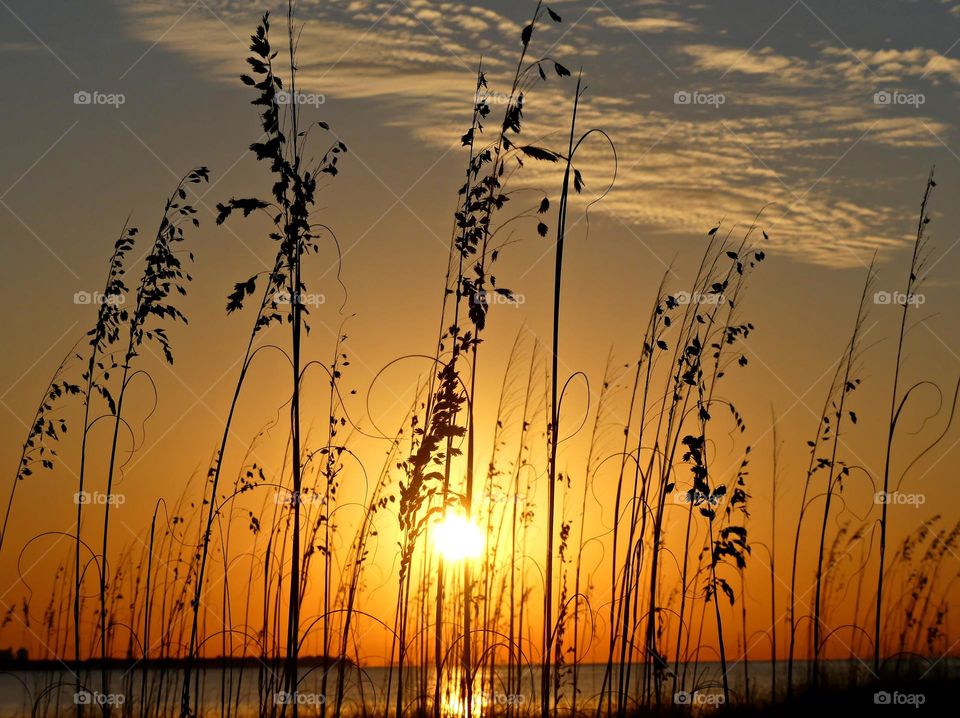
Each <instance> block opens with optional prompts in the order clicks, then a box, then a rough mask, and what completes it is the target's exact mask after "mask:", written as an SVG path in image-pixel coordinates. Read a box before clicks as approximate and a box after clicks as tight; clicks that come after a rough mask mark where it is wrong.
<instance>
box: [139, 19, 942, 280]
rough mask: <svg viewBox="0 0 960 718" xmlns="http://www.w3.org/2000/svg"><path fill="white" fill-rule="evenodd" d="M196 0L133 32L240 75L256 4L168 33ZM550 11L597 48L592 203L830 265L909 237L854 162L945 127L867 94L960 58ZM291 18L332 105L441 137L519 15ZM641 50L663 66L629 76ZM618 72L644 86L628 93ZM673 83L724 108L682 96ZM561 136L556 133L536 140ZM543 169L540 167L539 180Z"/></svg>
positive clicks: (587, 157)
mask: <svg viewBox="0 0 960 718" xmlns="http://www.w3.org/2000/svg"><path fill="white" fill-rule="evenodd" d="M607 6H609V10H608V9H605V8H606V7H607ZM189 7H190V3H189V2H188V0H173V1H172V2H162V3H161V2H141V3H136V4H131V5H128V6H125V8H126V11H127V18H128V27H129V30H130V32H131V33H132V34H134V35H136V36H137V37H140V38H142V39H143V40H144V41H145V42H148V43H152V42H155V41H156V40H157V38H158V37H159V38H162V39H161V41H160V42H161V44H162V45H163V46H164V47H166V48H168V49H171V50H174V51H176V52H179V53H183V54H185V55H188V56H192V57H195V58H196V59H197V60H198V61H202V63H203V66H205V67H206V68H208V71H209V73H210V75H211V77H213V78H214V79H218V80H223V81H229V82H234V81H235V78H236V76H237V75H238V74H239V73H240V72H241V71H242V61H243V56H244V54H245V48H244V47H243V45H242V44H241V43H240V42H238V39H237V38H238V37H241V38H243V37H245V36H246V34H248V33H249V31H250V29H251V28H252V27H253V24H254V22H255V21H256V15H255V14H253V13H251V12H250V11H249V10H248V9H246V8H244V7H241V6H239V5H238V4H236V3H233V2H229V1H228V0H208V1H207V2H206V3H205V4H203V5H201V6H198V7H197V8H195V9H194V10H193V11H191V12H189V13H187V15H186V16H185V17H184V18H183V20H182V21H181V22H180V23H179V24H178V26H177V28H176V31H175V32H166V31H167V30H168V29H169V27H170V24H171V23H172V22H173V21H174V20H175V19H176V18H177V17H179V16H181V15H183V13H184V12H186V11H187V10H188V9H189ZM558 8H559V9H561V10H563V11H564V14H565V15H566V17H565V20H566V22H565V23H564V24H563V25H560V26H556V27H552V28H550V30H549V34H548V32H547V31H546V30H544V34H543V35H542V36H540V37H538V38H537V40H538V41H539V42H540V43H541V45H540V46H538V47H539V48H542V47H547V48H549V49H548V50H546V52H548V54H549V55H550V56H551V57H557V58H561V59H564V60H567V58H569V57H572V58H574V59H575V60H583V58H585V57H586V58H590V62H584V65H585V67H586V71H587V84H588V85H589V86H590V91H589V94H588V96H587V98H586V101H585V104H584V122H585V123H587V124H592V125H596V126H602V127H603V128H605V129H606V130H607V131H608V132H609V133H610V135H611V136H612V137H613V138H614V140H615V141H616V143H617V146H618V151H619V154H620V156H621V165H620V168H619V174H618V181H617V186H616V188H615V189H614V191H613V192H612V193H611V194H610V195H609V196H608V197H607V198H606V199H605V201H604V202H603V203H602V204H601V205H598V206H597V207H596V208H594V212H606V213H608V214H611V215H615V216H616V218H617V219H619V220H620V221H623V222H626V223H628V224H629V225H630V226H632V227H633V228H634V229H635V231H657V232H660V231H663V232H683V233H693V232H702V231H703V230H704V229H705V228H707V227H708V226H712V224H713V223H715V222H716V220H717V219H718V218H719V217H726V218H727V219H728V220H729V221H731V222H739V223H742V224H744V225H745V224H747V223H749V222H750V221H751V220H752V218H753V217H754V216H755V215H756V213H757V212H758V211H759V210H760V209H761V208H765V210H764V217H765V221H767V222H768V223H769V224H770V225H771V226H772V227H774V231H773V232H771V236H772V237H773V239H772V240H771V241H772V242H774V243H776V244H778V246H779V247H780V249H782V251H783V252H786V253H790V254H792V255H794V256H796V257H798V258H800V259H802V260H805V261H811V262H816V263H822V264H828V265H831V266H844V265H856V264H858V263H860V262H862V261H864V258H865V257H866V256H868V254H869V253H870V252H872V251H873V250H874V249H878V248H880V249H882V248H885V247H891V246H896V245H897V244H898V243H900V242H902V241H903V240H904V236H903V232H902V231H901V226H902V224H901V223H898V222H897V221H896V218H897V217H898V216H899V214H900V213H902V210H903V198H902V197H898V196H896V191H895V190H893V189H891V190H890V191H889V192H887V193H885V194H882V195H878V194H875V195H874V196H872V197H871V198H870V200H869V201H868V200H866V199H864V197H866V196H868V193H867V192H866V191H865V190H866V189H867V188H869V187H870V186H871V184H872V183H875V182H876V177H875V176H873V175H872V174H871V175H863V174H861V173H859V172H858V171H856V170H854V169H853V166H854V165H856V164H857V163H855V162H854V161H853V160H854V159H855V158H857V157H858V156H859V154H860V153H863V152H870V153H874V154H876V153H877V152H879V151H883V150H886V151H888V152H892V151H894V150H896V151H898V152H903V151H922V150H929V149H930V148H934V147H937V146H938V145H939V143H940V139H938V137H939V138H944V137H949V136H952V133H953V125H952V122H951V120H950V119H949V118H947V117H939V116H938V115H937V114H936V113H934V112H933V111H932V110H931V111H928V110H927V108H926V107H916V106H915V107H891V106H880V105H878V104H877V103H876V102H875V101H874V97H873V93H874V92H875V91H876V90H877V89H878V87H879V86H880V85H882V84H883V83H889V84H891V86H894V85H896V84H897V83H902V82H906V81H911V82H912V83H914V84H915V85H917V86H920V85H922V86H923V87H924V88H927V87H928V86H929V88H936V86H938V85H949V86H950V87H953V86H954V85H956V84H960V60H954V59H952V58H950V57H947V56H945V55H943V54H941V53H940V52H937V51H935V50H932V49H929V48H921V47H915V48H909V49H901V50H897V49H891V48H883V49H874V50H871V49H862V48H860V49H857V48H853V49H851V48H848V47H846V46H845V45H843V44H842V43H840V42H835V41H834V40H833V39H832V38H831V39H830V40H829V41H827V42H825V41H824V39H823V37H818V38H817V39H816V42H812V43H809V44H807V45H806V48H807V49H806V51H801V50H800V49H798V46H797V45H796V44H793V45H790V47H792V48H793V49H792V51H789V52H787V51H784V50H782V49H778V46H777V42H776V40H777V38H776V37H774V35H773V34H771V35H769V36H766V37H764V42H763V43H762V44H756V46H753V45H750V44H737V43H735V42H733V41H732V40H730V39H729V38H728V37H726V36H725V33H723V32H717V31H716V30H715V29H714V30H710V31H707V30H706V29H704V28H706V27H708V24H707V23H706V22H704V21H703V18H701V17H698V15H697V14H696V10H697V8H696V7H695V6H690V7H688V8H687V10H688V11H689V13H688V14H689V16H688V17H680V16H679V15H677V14H676V13H675V11H673V10H671V9H670V6H666V5H663V4H662V3H658V2H653V3H650V2H645V3H639V4H637V3H633V4H626V3H622V2H621V3H614V2H612V0H611V2H609V3H606V4H605V5H604V6H597V5H594V6H593V7H590V6H588V5H584V6H583V8H581V9H580V12H577V8H576V7H574V4H573V3H564V4H562V5H558ZM523 9H524V10H527V8H525V7H524V8H523ZM638 10H639V12H640V13H641V14H639V15H638ZM298 12H299V17H300V19H301V20H302V21H303V22H304V26H303V32H302V35H301V38H300V42H299V53H300V55H299V69H300V74H299V80H300V85H301V87H303V88H304V89H309V90H311V91H315V92H322V93H324V94H325V95H326V96H327V97H328V98H331V100H346V101H349V100H356V99H368V98H381V99H382V100H383V101H384V103H385V104H386V106H387V107H388V108H389V109H386V108H385V115H386V116H387V117H388V119H387V120H386V121H389V122H391V123H393V124H400V125H402V126H405V127H407V128H409V130H410V132H411V133H412V134H413V135H414V136H415V137H416V138H417V139H418V140H420V141H421V142H424V143H433V144H434V145H436V146H437V147H438V148H443V149H447V148H449V146H450V143H451V141H452V140H455V139H456V138H457V137H459V136H460V134H462V132H463V131H464V129H465V128H464V127H463V126H462V124H463V121H464V118H465V117H467V116H468V114H469V108H470V107H471V106H472V102H473V77H474V73H475V72H476V68H477V64H478V62H479V61H480V58H481V57H482V58H483V63H484V67H485V69H486V70H487V72H488V77H489V79H490V83H491V89H492V90H494V91H503V90H504V89H506V88H504V87H503V85H504V84H505V83H506V82H507V79H506V78H508V77H509V75H510V74H511V72H512V70H511V63H512V62H513V58H515V57H516V54H517V50H518V49H519V42H518V38H519V33H520V30H521V27H522V26H523V24H524V23H525V22H526V18H524V17H521V16H520V14H519V12H520V9H519V8H517V7H515V6H508V7H505V8H502V11H501V12H498V11H496V10H494V9H492V8H491V7H476V6H474V5H473V4H471V3H458V2H443V3H435V2H428V0H398V1H397V2H390V0H378V1H374V2H365V1H361V0H324V1H323V2H321V1H320V0H312V1H311V2H307V1H306V0H303V1H302V2H301V3H300V4H299V9H298ZM944 13H945V15H947V11H946V9H945V10H944ZM280 15H281V18H280V19H277V20H276V22H282V14H280ZM513 15H516V17H514V16H513ZM578 18H582V21H581V22H576V21H577V20H578ZM224 26H227V27H228V28H229V29H230V31H229V32H228V31H226V29H225V27H224ZM642 34H647V35H649V36H651V37H653V38H657V42H658V44H657V46H656V53H657V56H658V59H660V62H661V65H660V66H659V67H658V66H657V65H655V64H654V63H653V62H652V61H651V59H650V52H651V48H650V47H648V46H646V45H645V44H642V42H643V41H640V42H638V39H639V36H640V35H642ZM631 58H640V59H642V60H643V62H644V63H647V64H645V65H644V67H649V66H653V67H654V69H655V70H658V71H659V72H658V73H647V72H642V73H640V72H636V71H635V69H636V68H638V67H639V66H638V63H637V61H636V60H631ZM667 66H669V68H670V72H671V73H672V74H673V75H674V76H675V77H671V76H668V73H667V72H666V69H665V68H666V67H667ZM676 78H682V79H681V80H680V81H679V82H678V81H677V79H676ZM624 79H629V80H630V82H631V84H630V87H632V88H637V89H631V90H628V89H626V86H625V84H624V82H623V80H624ZM570 91H571V88H570V87H564V88H562V89H561V88H560V87H559V86H558V83H556V82H554V81H553V80H551V82H550V83H548V85H547V86H546V87H543V88H538V89H537V90H536V91H535V92H534V94H533V95H532V96H531V97H530V100H529V103H528V129H529V130H530V131H531V133H532V134H533V136H537V134H538V132H547V131H548V130H554V131H555V130H556V128H558V127H563V126H564V124H565V123H566V121H567V113H568V111H569V92H570ZM677 92H688V93H701V95H703V96H713V97H714V98H716V97H722V99H723V102H722V104H720V103H719V100H716V99H715V102H714V104H713V105H712V106H711V105H709V104H708V105H706V106H698V105H697V102H696V101H692V102H691V103H690V104H686V105H685V104H682V102H680V101H679V100H677V99H676V98H675V93H677ZM495 109H496V108H495ZM552 141H557V136H550V135H548V136H547V137H546V138H545V139H544V142H547V143H549V142H552ZM581 162H583V163H590V162H595V163H596V165H595V166H590V165H589V164H588V165H587V166H590V172H588V173H585V176H586V177H587V179H588V187H589V189H590V190H591V191H599V190H600V189H601V188H602V187H604V186H605V185H606V182H608V181H609V178H608V175H612V164H611V163H610V156H609V152H608V150H606V149H605V148H603V147H602V146H600V145H597V146H596V147H591V148H587V149H586V150H585V151H584V153H583V154H582V155H581ZM542 171H543V170H542V169H540V168H536V169H534V170H533V173H532V174H533V177H534V181H539V179H541V178H540V177H539V176H538V174H537V173H538V172H542ZM591 175H592V176H591ZM543 179H544V180H546V177H543ZM911 179H912V178H911Z"/></svg>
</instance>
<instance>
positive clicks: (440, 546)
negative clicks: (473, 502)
mask: <svg viewBox="0 0 960 718" xmlns="http://www.w3.org/2000/svg"><path fill="white" fill-rule="evenodd" d="M432 538H433V544H434V547H435V548H436V549H437V551H438V552H439V553H440V555H441V556H443V557H444V558H445V559H446V560H447V561H463V560H464V559H470V558H477V557H478V556H479V555H480V554H481V553H482V552H483V544H484V540H483V532H482V531H481V530H480V529H479V528H478V527H477V525H476V524H474V523H471V522H470V521H469V520H468V519H467V518H466V517H465V516H462V515H460V514H448V515H446V516H444V517H443V519H442V520H441V521H439V522H438V523H437V524H436V525H434V527H433V536H432Z"/></svg>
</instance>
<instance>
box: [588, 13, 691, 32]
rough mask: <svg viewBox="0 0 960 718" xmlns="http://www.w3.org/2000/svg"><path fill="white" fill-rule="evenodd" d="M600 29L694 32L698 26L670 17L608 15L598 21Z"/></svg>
mask: <svg viewBox="0 0 960 718" xmlns="http://www.w3.org/2000/svg"><path fill="white" fill-rule="evenodd" d="M597 25H599V26H600V27H605V28H611V29H614V30H616V29H627V30H629V31H630V32H638V33H641V32H649V33H659V32H693V31H694V30H696V29H697V27H696V25H694V24H693V23H692V22H689V21H687V20H679V19H677V18H669V17H638V18H633V19H626V18H621V17H618V16H610V15H606V16H604V17H601V18H600V19H598V20H597Z"/></svg>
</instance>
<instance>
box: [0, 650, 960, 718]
mask: <svg viewBox="0 0 960 718" xmlns="http://www.w3.org/2000/svg"><path fill="white" fill-rule="evenodd" d="M822 665H823V669H824V673H825V676H826V678H827V680H828V682H829V683H830V684H833V685H840V686H843V685H849V684H850V683H851V682H861V683H862V682H869V680H870V679H871V678H872V675H871V671H870V668H869V666H867V665H865V664H863V663H860V662H859V661H856V660H854V661H848V660H843V661H825V662H823V663H822ZM929 665H930V664H926V665H923V664H921V665H920V671H919V672H921V673H922V672H923V671H924V670H926V669H927V667H929ZM745 667H746V672H745V670H744V668H745ZM604 669H605V667H604V666H603V665H598V664H589V665H582V666H580V667H579V669H578V686H579V692H578V697H577V708H578V709H579V708H588V707H590V706H596V703H597V700H598V699H599V696H600V693H601V689H602V685H603V677H604ZM180 671H181V669H180V668H176V667H173V668H166V669H153V668H151V669H149V670H148V671H146V673H144V671H142V670H140V669H138V668H134V669H131V670H129V671H122V670H112V671H110V686H111V688H110V691H109V692H108V693H107V694H105V695H104V694H102V693H100V691H99V686H100V674H99V673H94V674H92V675H85V676H83V678H84V684H85V685H86V687H87V688H88V689H89V691H88V692H85V693H81V694H80V696H79V697H78V698H77V700H79V701H81V702H85V703H87V704H89V705H91V706H99V705H102V704H106V705H109V706H112V709H113V713H115V714H116V715H121V714H123V715H136V716H138V715H139V714H140V706H141V695H142V694H143V693H144V691H143V685H144V680H145V682H146V683H145V685H146V695H147V703H148V705H149V706H151V709H150V711H149V713H150V714H151V715H155V714H157V713H158V712H159V714H160V715H164V716H167V715H171V716H176V715H178V714H179V701H180V690H179V682H180V678H181V674H180ZM323 671H324V668H323V667H320V666H317V667H313V668H303V669H302V670H301V673H300V687H299V691H298V694H297V696H296V700H297V701H298V703H299V713H300V715H302V716H316V715H319V714H320V711H321V705H322V704H324V703H326V704H327V706H328V711H327V715H332V707H333V702H334V701H335V695H336V681H337V670H336V668H333V669H330V670H329V673H328V676H327V686H326V694H325V695H324V692H323ZM684 671H685V672H686V673H685V683H684V686H685V688H686V693H685V694H681V695H674V693H673V679H672V677H668V678H667V679H666V681H665V683H664V690H663V700H665V701H666V702H681V703H682V702H687V703H690V704H693V705H694V706H695V707H699V708H701V709H704V708H710V707H714V706H716V705H717V704H718V703H719V702H721V701H722V698H723V695H722V681H721V671H720V665H719V664H718V663H700V664H699V665H697V666H694V665H692V664H688V665H687V666H686V667H684V666H683V665H681V666H680V671H679V673H680V676H681V677H683V676H684ZM808 671H809V664H808V663H807V662H805V661H798V662H796V663H795V665H794V677H795V678H794V680H795V682H797V683H799V684H802V683H803V682H804V680H805V678H806V676H807V674H808ZM786 672H787V664H786V662H785V661H778V662H777V664H776V673H777V693H778V695H779V696H781V697H782V693H783V691H784V690H785V687H786ZM934 674H936V675H937V676H939V677H943V676H952V677H956V676H957V675H958V674H960V659H956V658H953V659H944V660H943V661H941V662H940V663H939V664H937V665H936V666H935V669H934V670H933V671H931V676H933V675H934ZM261 676H262V674H261V672H260V671H259V670H258V668H256V667H249V666H248V667H244V668H234V669H232V670H231V669H210V668H208V669H205V670H202V671H200V672H199V673H198V682H197V685H198V691H197V692H198V695H199V706H200V714H201V715H202V716H204V717H207V716H210V717H213V716H220V715H221V704H222V700H221V691H225V692H226V693H227V695H229V696H230V701H231V703H232V704H233V705H237V706H239V711H238V715H239V716H240V718H254V717H256V716H259V715H261V693H262V694H263V696H264V697H265V701H266V703H267V704H268V707H269V706H270V705H271V704H272V705H276V706H279V705H281V704H282V703H283V702H284V701H288V702H289V700H290V697H289V696H287V695H286V694H284V693H282V692H280V691H278V690H275V688H276V686H272V687H271V686H267V687H265V689H263V690H262V691H261V690H260V689H259V687H258V684H259V681H260V678H261ZM641 676H642V666H638V665H633V666H631V667H630V675H629V681H630V684H631V690H630V694H631V695H636V694H637V685H638V681H639V680H640V678H641ZM625 677H626V676H625ZM505 678H506V667H505V666H504V667H499V668H498V669H497V676H496V678H495V681H494V690H493V691H490V690H489V688H488V686H484V687H483V688H482V689H481V688H479V687H478V688H477V689H476V690H475V696H474V708H475V709H474V711H473V712H474V715H475V716H479V715H480V714H481V713H487V712H492V711H496V712H502V711H504V710H505V709H506V707H507V706H514V707H516V708H518V709H519V711H518V712H520V713H525V712H527V711H531V712H536V711H537V710H538V706H539V687H540V673H539V670H538V669H537V668H533V669H525V670H524V671H523V673H522V676H521V680H520V687H519V689H517V687H516V684H514V686H513V688H511V689H507V688H506V686H505V685H504V683H505ZM562 678H563V679H562V681H561V691H560V704H561V706H563V707H569V706H570V704H571V700H572V682H571V681H572V669H571V668H570V667H566V668H565V669H564V672H563V674H562ZM727 678H728V681H729V685H730V694H731V701H744V700H746V698H747V696H748V695H749V700H750V701H751V702H766V701H768V700H770V699H771V697H772V696H771V691H772V686H773V664H771V663H770V662H768V661H749V662H747V663H746V664H744V663H742V662H741V663H731V664H729V665H728V671H727ZM747 678H749V692H748V691H747V684H746V679H747ZM389 680H390V676H389V671H388V670H387V669H386V668H375V667H374V668H358V667H356V666H351V667H349V668H348V669H347V670H346V672H345V686H344V703H343V713H344V714H345V715H356V714H358V713H360V712H361V706H364V707H365V708H366V711H369V712H371V713H375V714H381V715H382V714H383V713H386V712H389V713H392V712H393V711H394V709H395V706H394V701H395V693H396V673H395V672H394V674H393V677H392V684H391V685H390V697H389V700H388V694H387V687H388V681H389ZM414 680H415V679H414V674H413V673H411V674H409V677H408V678H407V686H406V687H407V688H408V689H409V691H408V692H407V691H405V693H406V694H407V695H408V702H407V706H406V707H405V711H411V712H412V711H413V710H414V709H415V708H416V707H417V705H418V702H419V701H418V697H419V693H420V690H419V687H420V685H421V684H420V683H419V682H417V683H416V684H415V683H414ZM514 681H516V678H515V677H514ZM616 686H617V674H616V670H615V671H614V682H613V688H614V690H615V689H616ZM607 690H608V691H609V690H610V688H609V687H608V688H607ZM427 691H428V693H430V694H431V695H428V696H427V700H426V704H427V705H428V706H429V705H431V704H432V699H433V696H432V691H433V680H432V670H431V671H429V675H428V676H427ZM75 695H76V691H75V688H74V677H73V676H72V674H70V673H69V672H67V671H66V670H64V671H63V672H51V671H39V670H35V671H11V672H5V673H0V715H2V716H4V718H6V717H8V716H9V717H11V718H13V717H16V716H30V715H31V714H32V713H33V709H34V706H36V708H37V710H36V713H35V714H36V715H38V716H54V715H70V714H72V713H73V711H74V709H75ZM442 700H443V705H444V710H443V712H444V714H445V715H447V716H456V715H463V714H464V713H465V711H464V710H463V705H462V703H461V701H460V698H459V690H458V686H457V685H456V681H452V682H451V683H450V684H449V685H445V686H443V690H442ZM614 705H616V699H614ZM154 706H156V707H158V708H159V711H157V710H156V709H155V708H153V707H154ZM484 706H485V707H486V708H487V709H488V710H483V707H484ZM278 713H279V711H278ZM97 714H99V711H98V712H97ZM87 715H94V713H92V712H90V711H88V712H87ZM288 715H289V713H288Z"/></svg>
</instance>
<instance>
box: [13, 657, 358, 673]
mask: <svg viewBox="0 0 960 718" xmlns="http://www.w3.org/2000/svg"><path fill="white" fill-rule="evenodd" d="M186 662H187V659H186V658H107V659H105V660H103V661H101V660H100V659H99V658H88V659H84V660H82V661H80V662H79V664H78V663H77V662H76V661H67V660H59V659H56V658H42V659H36V660H30V659H28V660H25V661H23V660H17V659H15V658H14V659H12V660H11V659H5V660H0V672H11V671H61V670H68V669H69V670H72V669H75V668H77V667H78V666H79V668H80V669H81V670H93V669H97V670H100V669H102V668H107V669H110V670H124V669H126V670H129V669H131V668H145V669H164V668H182V667H184V666H185V665H186ZM271 662H274V663H279V664H281V665H282V663H283V660H282V659H281V660H280V661H279V662H278V661H277V660H276V659H272V658H271V659H266V660H263V659H261V658H259V657H257V656H227V657H223V656H220V657H214V658H195V659H194V661H193V665H194V666H195V667H198V668H257V667H259V666H264V665H267V666H269V665H270V663H271ZM298 662H299V664H300V665H301V666H305V667H309V668H317V667H324V666H332V665H335V664H336V663H337V659H336V658H334V657H332V656H301V657H300V658H299V660H298ZM345 662H346V663H347V665H348V666H350V667H351V668H352V667H354V666H355V664H354V662H353V661H352V660H350V659H349V658H347V659H345Z"/></svg>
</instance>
